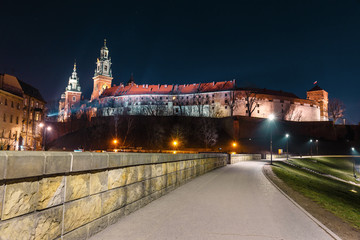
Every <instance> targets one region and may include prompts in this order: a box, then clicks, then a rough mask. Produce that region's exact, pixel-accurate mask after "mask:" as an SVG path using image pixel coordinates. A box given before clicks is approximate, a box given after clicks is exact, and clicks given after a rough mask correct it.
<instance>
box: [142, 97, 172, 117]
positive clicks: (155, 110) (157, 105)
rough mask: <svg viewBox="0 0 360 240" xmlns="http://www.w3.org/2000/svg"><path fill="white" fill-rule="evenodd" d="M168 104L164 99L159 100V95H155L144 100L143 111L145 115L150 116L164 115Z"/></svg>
mask: <svg viewBox="0 0 360 240" xmlns="http://www.w3.org/2000/svg"><path fill="white" fill-rule="evenodd" d="M166 107H167V105H166V104H165V102H164V101H163V100H159V99H158V97H153V99H151V100H149V101H147V102H146V103H145V102H144V105H143V107H142V111H143V113H144V115H148V116H164V115H165V112H166Z"/></svg>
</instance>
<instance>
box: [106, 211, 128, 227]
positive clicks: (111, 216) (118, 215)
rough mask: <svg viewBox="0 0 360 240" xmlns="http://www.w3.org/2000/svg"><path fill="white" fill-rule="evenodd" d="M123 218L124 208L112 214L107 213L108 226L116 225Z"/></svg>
mask: <svg viewBox="0 0 360 240" xmlns="http://www.w3.org/2000/svg"><path fill="white" fill-rule="evenodd" d="M123 216H125V208H120V209H118V210H116V211H114V212H111V213H109V215H108V218H109V225H111V224H114V223H116V222H117V221H119V219H120V218H121V217H123Z"/></svg>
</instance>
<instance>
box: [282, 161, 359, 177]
mask: <svg viewBox="0 0 360 240" xmlns="http://www.w3.org/2000/svg"><path fill="white" fill-rule="evenodd" d="M354 160H355V161H356V162H357V164H359V160H360V159H359V158H351V157H313V158H301V159H291V160H289V162H291V163H293V164H295V165H297V166H301V167H306V168H309V169H312V170H315V171H317V172H320V173H324V174H329V175H332V176H335V177H338V178H341V179H343V180H346V181H354V180H355V179H354V175H353V161H354Z"/></svg>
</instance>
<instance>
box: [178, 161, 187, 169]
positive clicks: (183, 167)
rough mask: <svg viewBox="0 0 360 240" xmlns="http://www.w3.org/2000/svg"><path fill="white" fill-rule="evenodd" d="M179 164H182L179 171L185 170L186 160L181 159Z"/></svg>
mask: <svg viewBox="0 0 360 240" xmlns="http://www.w3.org/2000/svg"><path fill="white" fill-rule="evenodd" d="M179 164H180V167H179V170H178V171H181V170H184V169H185V167H186V163H185V161H181V162H179Z"/></svg>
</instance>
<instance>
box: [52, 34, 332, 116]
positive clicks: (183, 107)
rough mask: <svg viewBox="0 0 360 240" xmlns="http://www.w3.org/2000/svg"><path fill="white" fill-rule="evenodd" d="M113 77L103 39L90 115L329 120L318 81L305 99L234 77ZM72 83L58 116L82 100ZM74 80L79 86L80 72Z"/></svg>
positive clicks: (87, 107) (84, 109)
mask: <svg viewBox="0 0 360 240" xmlns="http://www.w3.org/2000/svg"><path fill="white" fill-rule="evenodd" d="M74 72H75V68H74ZM73 75H74V73H73ZM112 80H113V77H112V69H111V58H110V57H109V49H108V48H107V46H106V40H105V41H104V46H103V47H102V48H101V50H100V58H98V59H97V62H96V69H95V74H94V77H93V92H92V94H91V99H90V101H89V102H88V103H87V104H83V105H82V106H81V107H80V109H79V111H80V112H86V113H87V116H90V117H92V116H114V115H149V116H172V115H180V116H193V117H213V118H214V117H215V118H218V117H228V116H249V117H258V118H267V117H268V116H269V115H270V114H271V113H274V114H276V115H277V117H278V118H280V119H283V120H287V121H327V120H328V116H327V104H328V93H327V92H326V91H325V90H323V89H321V88H320V87H319V86H317V85H316V86H315V87H314V88H313V89H311V90H309V91H308V92H307V99H301V98H299V97H297V96H296V95H294V94H292V93H287V92H283V91H273V90H267V89H254V88H252V89H251V88H238V87H237V86H236V82H235V80H231V81H223V82H209V83H194V84H163V85H160V84H158V85H150V84H141V85H139V84H136V83H135V81H134V78H133V76H132V75H131V78H130V80H129V81H128V82H127V84H123V83H121V84H120V85H119V86H112ZM74 82H75V81H74ZM69 86H70V80H69ZM69 86H68V88H67V90H66V92H65V93H64V94H63V95H62V98H61V100H60V102H59V118H58V119H59V121H67V120H68V119H69V114H68V112H69V110H66V106H73V105H74V103H75V102H76V103H78V100H77V99H80V95H81V92H80V90H78V91H75V92H76V93H77V94H79V95H77V96H79V97H75V98H74V97H73V96H72V98H73V99H74V100H73V101H72V99H71V98H69V97H66V94H67V92H69V91H73V90H71V89H70V88H69ZM75 86H78V87H80V86H79V85H78V78H77V84H75ZM72 89H73V88H72ZM79 89H80V88H79ZM73 92H74V91H73ZM74 106H75V105H74ZM67 109H70V108H69V107H68V108H67ZM76 109H77V108H76ZM79 111H78V112H79ZM70 112H71V111H70Z"/></svg>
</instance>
